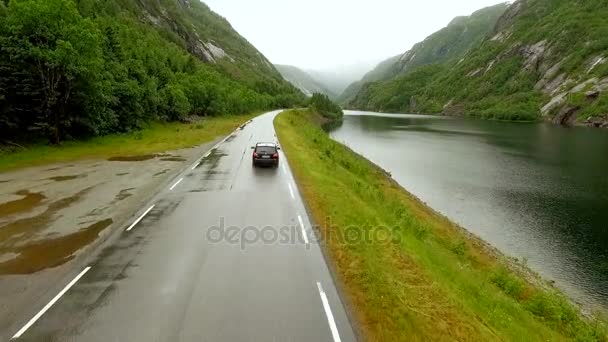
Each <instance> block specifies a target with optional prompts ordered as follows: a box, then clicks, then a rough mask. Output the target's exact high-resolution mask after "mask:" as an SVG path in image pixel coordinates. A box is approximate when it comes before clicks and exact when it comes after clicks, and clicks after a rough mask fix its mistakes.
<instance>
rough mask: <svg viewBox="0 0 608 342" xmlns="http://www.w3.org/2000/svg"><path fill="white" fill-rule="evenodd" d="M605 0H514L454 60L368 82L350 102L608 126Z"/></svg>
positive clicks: (361, 105)
mask: <svg viewBox="0 0 608 342" xmlns="http://www.w3.org/2000/svg"><path fill="white" fill-rule="evenodd" d="M607 62H608V0H598V1H567V0H518V1H516V2H514V3H513V4H512V5H510V6H509V8H508V9H507V11H506V12H505V13H504V14H503V15H502V16H501V17H500V19H499V20H498V22H497V24H496V26H495V28H494V30H493V31H492V33H491V34H490V35H488V36H487V37H486V39H484V40H483V41H482V42H481V43H480V44H479V45H477V46H475V47H473V48H472V49H471V50H470V51H469V52H467V53H466V54H465V56H463V58H461V59H459V60H450V61H447V62H442V63H435V64H431V65H427V66H423V67H419V68H417V69H415V70H414V71H413V72H410V73H407V74H405V75H402V76H400V77H398V78H396V79H393V80H389V81H386V82H378V83H372V84H368V85H366V86H365V87H364V89H362V91H361V92H360V93H359V94H358V95H357V98H356V99H354V100H353V101H352V102H351V104H352V105H353V106H354V107H358V108H366V109H374V110H383V111H395V112H419V113H438V112H443V113H445V114H451V115H470V116H477V117H483V118H492V119H505V120H547V121H552V122H554V123H575V122H579V123H582V122H585V123H588V124H589V125H594V126H600V125H605V126H608V114H607V113H608V91H607V90H608V63H607Z"/></svg>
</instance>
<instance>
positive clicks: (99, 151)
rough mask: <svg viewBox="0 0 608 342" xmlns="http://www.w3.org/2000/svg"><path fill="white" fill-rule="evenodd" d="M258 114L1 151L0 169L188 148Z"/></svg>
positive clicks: (155, 126) (215, 118) (211, 118)
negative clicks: (55, 144) (56, 144)
mask: <svg viewBox="0 0 608 342" xmlns="http://www.w3.org/2000/svg"><path fill="white" fill-rule="evenodd" d="M258 114H259V113H256V114H249V115H239V116H219V117H210V118H206V119H205V120H203V121H200V122H197V123H193V124H184V123H158V122H157V123H153V124H150V125H149V126H148V127H147V128H145V129H143V130H141V131H136V132H132V133H128V134H113V135H108V136H103V137H96V138H92V139H89V140H86V141H70V142H65V143H63V144H62V145H60V146H50V145H34V146H27V147H26V148H25V149H13V150H12V151H8V152H7V151H5V152H3V153H0V171H7V170H11V169H17V168H24V167H29V166H36V165H44V164H49V163H57V162H67V161H74V160H83V159H98V158H109V157H116V156H137V155H144V154H152V153H160V152H166V151H171V150H176V149H180V148H187V147H192V146H196V145H200V144H202V143H205V142H209V141H212V140H214V139H216V138H217V137H219V136H223V135H226V134H228V133H230V132H231V131H233V130H234V129H236V128H237V127H238V126H240V125H241V124H242V123H244V122H245V121H247V120H249V119H251V118H252V117H254V116H257V115H258Z"/></svg>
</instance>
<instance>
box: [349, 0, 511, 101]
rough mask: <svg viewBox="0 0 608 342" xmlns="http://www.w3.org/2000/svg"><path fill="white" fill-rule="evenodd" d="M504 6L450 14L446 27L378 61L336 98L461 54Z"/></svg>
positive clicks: (482, 35)
mask: <svg viewBox="0 0 608 342" xmlns="http://www.w3.org/2000/svg"><path fill="white" fill-rule="evenodd" d="M507 7H508V4H506V3H502V4H498V5H495V6H490V7H486V8H483V9H481V10H479V11H476V12H474V13H473V14H471V15H470V16H468V17H466V16H462V17H457V18H454V19H453V20H452V21H451V22H450V23H449V24H448V25H447V26H446V27H444V28H443V29H441V30H439V31H437V32H435V33H433V34H432V35H430V36H428V37H427V38H426V39H425V40H423V41H422V42H420V43H417V44H415V45H414V46H413V47H412V48H411V49H410V50H408V51H407V52H406V53H404V54H403V55H400V56H396V57H393V58H390V59H388V60H386V61H384V62H382V63H380V64H379V65H378V66H377V67H376V69H374V70H373V71H371V72H370V73H368V74H367V75H365V77H364V78H363V79H362V80H361V81H359V82H356V83H353V84H352V85H351V86H349V87H348V88H347V89H346V90H345V91H344V93H343V94H342V95H341V96H340V101H341V102H342V103H348V102H349V101H351V100H352V99H353V98H354V97H355V96H356V94H357V93H358V92H359V91H360V90H361V88H362V87H363V85H365V84H366V83H369V82H376V81H386V80H389V79H393V78H395V77H397V76H399V75H403V74H405V73H407V72H409V71H412V70H414V69H415V68H417V67H420V66H423V65H427V64H432V63H439V62H444V61H448V60H451V59H456V58H461V57H462V56H464V54H465V53H466V52H467V51H468V50H469V49H471V48H472V47H473V46H476V45H478V44H479V43H480V42H481V41H482V40H483V39H484V38H485V37H486V36H487V35H488V34H489V33H491V32H492V30H493V29H494V27H495V25H496V22H497V21H498V19H499V18H500V16H501V15H502V14H503V13H504V12H505V10H506V9H507Z"/></svg>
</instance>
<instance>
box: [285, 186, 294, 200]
mask: <svg viewBox="0 0 608 342" xmlns="http://www.w3.org/2000/svg"><path fill="white" fill-rule="evenodd" d="M287 186H289V194H290V195H291V198H292V199H296V196H295V195H294V194H293V188H292V187H291V184H290V183H287Z"/></svg>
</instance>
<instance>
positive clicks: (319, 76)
mask: <svg viewBox="0 0 608 342" xmlns="http://www.w3.org/2000/svg"><path fill="white" fill-rule="evenodd" d="M376 63H377V62H369V61H368V62H357V63H351V64H344V65H339V66H335V67H331V68H324V69H316V70H306V73H307V74H309V75H310V76H311V77H312V78H313V79H315V80H316V81H317V82H318V83H320V84H322V85H323V86H324V87H325V88H327V89H328V90H329V91H331V92H332V93H334V94H336V95H337V94H342V92H343V91H344V89H346V87H348V85H349V84H351V83H353V82H355V81H356V80H359V79H361V77H363V75H365V73H366V72H368V70H370V69H371V68H372V67H373V66H374V65H376Z"/></svg>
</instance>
